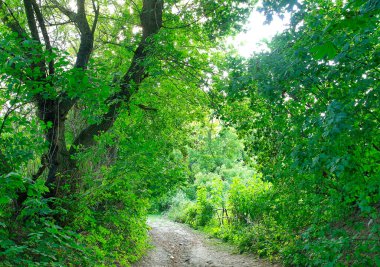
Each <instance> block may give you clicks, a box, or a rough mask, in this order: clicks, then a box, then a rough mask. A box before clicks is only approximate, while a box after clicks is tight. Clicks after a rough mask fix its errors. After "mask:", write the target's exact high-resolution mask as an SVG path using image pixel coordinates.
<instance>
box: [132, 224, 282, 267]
mask: <svg viewBox="0 0 380 267" xmlns="http://www.w3.org/2000/svg"><path fill="white" fill-rule="evenodd" d="M148 224H149V225H150V227H151V228H152V229H151V231H150V236H151V238H152V245H153V246H154V248H153V249H152V250H151V251H149V253H148V254H147V255H146V256H145V257H144V258H143V259H142V260H141V261H140V262H138V263H136V264H135V265H133V266H134V267H181V266H197V267H267V266H278V265H273V264H270V263H267V262H265V261H262V260H259V259H256V258H254V257H253V256H249V255H238V254H233V253H232V249H231V248H228V247H226V246H225V245H223V246H221V245H215V244H211V241H210V240H208V239H207V238H205V237H204V236H203V235H202V234H199V233H197V232H195V231H194V230H192V229H191V228H189V227H187V226H186V225H182V224H178V223H175V222H172V221H169V220H167V219H164V218H150V219H149V220H148Z"/></svg>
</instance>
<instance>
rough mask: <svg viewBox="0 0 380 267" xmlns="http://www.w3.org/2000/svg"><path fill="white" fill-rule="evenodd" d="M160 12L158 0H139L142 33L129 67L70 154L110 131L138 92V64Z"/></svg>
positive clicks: (140, 69) (141, 75)
mask: <svg viewBox="0 0 380 267" xmlns="http://www.w3.org/2000/svg"><path fill="white" fill-rule="evenodd" d="M162 9H163V1H162V0H144V1H143V9H142V13H141V15H140V21H141V26H142V28H143V34H142V38H141V41H140V43H139V45H138V47H137V49H136V50H135V53H134V56H133V58H132V62H131V65H130V67H129V69H128V71H127V72H126V74H125V75H124V77H123V79H122V82H121V84H120V88H121V90H120V91H119V92H118V93H116V94H115V95H113V96H111V97H110V98H109V99H108V100H107V103H110V107H109V110H108V112H107V113H106V114H104V115H103V118H102V120H101V122H100V123H99V124H94V125H90V126H88V127H87V128H86V129H84V130H83V131H82V132H81V133H80V134H79V135H78V136H77V138H76V139H75V140H74V142H73V145H72V147H71V149H70V154H74V153H75V151H76V149H77V148H78V147H82V148H87V147H89V146H92V145H93V144H94V143H95V141H94V137H95V136H97V135H99V134H101V133H102V132H105V131H107V130H108V129H110V128H111V127H112V125H113V124H114V122H115V120H116V118H117V117H118V114H119V109H120V107H121V106H122V104H126V105H127V106H128V105H129V103H130V100H131V97H132V95H133V94H134V93H136V92H137V91H138V89H139V86H140V84H141V83H142V81H143V80H144V79H145V78H146V77H147V76H148V73H146V70H145V67H144V66H143V64H142V63H143V61H144V60H145V59H146V57H147V56H148V51H147V48H148V47H149V45H150V44H151V42H152V40H151V37H152V36H153V35H155V34H157V33H158V32H159V30H160V29H161V27H162Z"/></svg>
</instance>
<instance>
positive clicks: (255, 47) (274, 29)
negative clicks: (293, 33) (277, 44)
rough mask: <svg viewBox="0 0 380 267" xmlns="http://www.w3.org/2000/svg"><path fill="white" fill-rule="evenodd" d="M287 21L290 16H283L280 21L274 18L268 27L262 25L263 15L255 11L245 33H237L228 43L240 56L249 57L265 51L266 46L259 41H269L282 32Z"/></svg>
mask: <svg viewBox="0 0 380 267" xmlns="http://www.w3.org/2000/svg"><path fill="white" fill-rule="evenodd" d="M289 21H290V15H289V14H285V17H284V19H282V20H281V19H280V18H279V17H277V16H274V17H273V21H272V22H271V23H270V24H269V25H268V24H265V25H264V22H265V15H264V14H262V13H260V12H258V11H256V10H255V11H253V12H252V14H251V16H250V17H249V20H248V23H247V26H246V29H247V32H245V33H244V32H243V33H239V34H238V35H237V36H236V37H235V38H230V39H229V40H228V43H230V44H232V45H233V46H234V47H235V48H236V49H237V50H238V52H239V54H240V55H242V56H244V57H249V56H250V55H251V54H252V53H253V52H260V51H262V50H267V46H266V44H265V43H262V42H261V41H262V40H264V39H266V40H268V41H269V40H270V39H271V38H272V37H273V36H275V35H276V33H279V32H282V31H284V29H285V28H286V27H287V25H288V24H289ZM260 42H261V43H260Z"/></svg>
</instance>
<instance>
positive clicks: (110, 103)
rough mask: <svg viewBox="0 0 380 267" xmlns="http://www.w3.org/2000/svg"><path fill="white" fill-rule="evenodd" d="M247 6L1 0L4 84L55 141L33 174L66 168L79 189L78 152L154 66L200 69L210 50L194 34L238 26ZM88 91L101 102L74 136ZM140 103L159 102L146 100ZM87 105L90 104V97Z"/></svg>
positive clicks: (191, 72) (50, 175) (208, 36)
mask: <svg viewBox="0 0 380 267" xmlns="http://www.w3.org/2000/svg"><path fill="white" fill-rule="evenodd" d="M248 9H249V1H246V0H243V1H220V2H219V1H204V0H201V1H187V2H183V1H168V2H165V3H164V1H161V0H143V1H136V2H135V1H95V0H93V1H85V0H78V1H58V0H46V1H35V0H24V1H23V3H22V6H19V5H18V3H17V1H0V17H1V22H2V26H1V27H2V31H1V35H2V37H3V38H4V41H3V42H2V45H1V51H2V55H1V61H2V63H3V64H4V67H3V68H2V69H1V72H2V74H3V76H2V84H4V85H6V86H8V90H10V91H11V93H10V95H13V96H14V95H22V94H23V97H19V96H17V101H13V102H22V100H24V101H25V102H28V103H30V105H33V106H34V107H36V109H37V112H36V114H37V117H38V119H39V120H40V121H42V122H43V123H44V125H46V130H45V134H44V138H45V140H46V141H47V143H48V150H47V151H46V153H44V155H43V156H42V159H41V165H42V166H41V168H40V169H39V170H38V172H37V173H36V174H35V175H34V178H37V177H38V176H40V175H41V174H43V173H44V170H45V169H47V178H46V184H47V185H48V187H49V188H54V187H56V183H57V177H60V183H61V185H62V181H65V182H64V183H69V184H70V185H71V187H72V189H75V184H76V180H77V179H79V178H78V177H76V178H74V177H75V176H78V175H76V174H75V169H76V161H75V160H74V157H73V156H74V154H75V153H77V152H78V150H85V149H86V148H88V147H90V146H92V145H94V143H95V142H94V137H95V136H98V135H100V134H101V133H102V132H106V131H107V130H109V129H110V128H111V127H112V126H113V124H114V122H115V120H116V119H117V117H118V115H119V114H120V113H121V112H123V111H126V110H128V109H129V104H130V102H131V98H132V97H133V96H134V95H135V94H136V93H137V92H138V90H139V88H140V86H141V84H142V83H143V82H144V80H146V79H147V77H149V76H150V75H151V74H152V72H155V73H157V72H160V73H163V72H165V71H166V70H167V69H168V68H173V67H174V68H181V69H182V70H183V71H184V73H186V75H187V76H188V77H192V76H197V75H198V77H199V74H200V70H199V69H198V68H199V65H198V66H197V64H196V63H194V58H195V55H194V53H197V54H202V52H200V51H199V50H200V49H199V48H198V49H193V48H190V47H191V46H192V44H193V45H194V43H197V44H196V45H194V46H197V45H199V40H196V39H197V38H199V39H201V38H205V39H204V44H205V46H207V45H209V43H208V44H207V42H209V41H207V40H212V41H214V40H217V39H218V38H219V37H221V36H223V35H225V34H228V33H231V32H232V31H234V30H236V29H239V23H240V22H242V21H243V19H244V18H245V17H246V14H247V11H248ZM185 32H187V33H186V34H187V36H186V35H185ZM186 37H187V38H186ZM186 44H187V46H188V47H189V48H188V49H187V51H186V48H185V45H186ZM205 49H207V48H205ZM184 50H185V52H184ZM189 52H191V53H192V54H189ZM186 53H187V54H186ZM203 53H204V52H203ZM160 62H161V63H160ZM162 62H164V63H162ZM105 66H106V68H108V69H107V70H106V71H105V72H106V75H103V76H102V75H101V74H99V73H100V72H101V69H102V68H103V69H104V67H105ZM152 66H154V67H155V69H154V68H153V67H152ZM204 66H206V67H207V63H206V64H204ZM103 71H104V70H103ZM167 75H170V74H167ZM107 79H108V80H107ZM158 82H159V81H158ZM94 97H95V98H97V100H98V101H94ZM88 99H92V101H93V103H94V102H95V103H96V102H98V103H97V104H96V105H97V106H101V107H102V108H101V109H100V110H98V111H97V116H96V119H95V120H93V121H92V122H90V123H87V124H86V125H85V126H84V127H81V128H80V129H79V130H80V131H79V130H78V131H77V133H76V135H75V136H74V138H72V140H70V142H69V143H68V142H67V140H66V137H67V119H68V117H69V113H70V111H72V110H73V108H75V107H76V106H79V105H78V103H81V102H83V101H86V100H88ZM99 102H101V103H99ZM85 106H86V105H85ZM138 106H139V107H140V108H141V109H145V110H154V108H152V107H148V106H146V105H144V104H143V103H141V104H139V105H138ZM86 108H92V107H91V105H88V103H87V106H86ZM7 110H8V111H12V109H10V108H9V107H8V109H7ZM16 111H17V110H16ZM6 119H7V118H6V117H5V118H4V121H5V120H6ZM74 123H75V122H74ZM0 156H1V161H2V162H3V166H2V172H3V173H6V172H9V171H11V170H12V166H11V164H9V163H8V161H9V159H7V158H9V156H7V155H5V154H4V153H0ZM54 192H56V190H50V193H49V195H50V196H53V195H54Z"/></svg>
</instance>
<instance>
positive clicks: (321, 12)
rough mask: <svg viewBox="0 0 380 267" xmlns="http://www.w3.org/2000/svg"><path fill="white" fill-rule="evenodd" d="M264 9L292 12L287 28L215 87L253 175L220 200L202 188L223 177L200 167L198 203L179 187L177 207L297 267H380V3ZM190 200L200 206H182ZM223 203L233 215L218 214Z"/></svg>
mask: <svg viewBox="0 0 380 267" xmlns="http://www.w3.org/2000/svg"><path fill="white" fill-rule="evenodd" d="M262 9H263V10H264V11H266V12H267V14H268V17H269V18H270V17H271V15H273V14H274V13H275V12H283V10H288V11H290V12H292V20H291V25H290V27H289V29H288V30H286V31H285V32H284V33H282V34H280V35H278V36H276V37H275V38H274V39H273V40H272V41H271V42H270V43H269V44H268V46H269V51H268V52H262V53H257V54H254V55H253V56H252V57H251V58H250V59H248V60H245V59H241V58H239V57H237V56H233V55H231V56H229V58H228V59H227V61H226V62H225V64H224V69H222V68H221V69H222V71H223V70H224V71H225V73H228V77H227V78H225V77H223V78H220V77H215V79H214V83H215V86H214V90H213V92H212V93H213V97H214V99H216V100H215V102H217V101H219V102H218V103H219V104H218V105H217V108H216V109H217V114H218V115H219V117H220V118H221V119H222V121H223V124H224V125H227V126H229V127H234V128H235V129H237V132H238V134H239V136H240V138H241V140H243V141H244V145H245V148H246V151H247V153H248V155H250V156H252V157H253V159H254V162H256V164H255V165H253V166H254V168H255V170H256V171H255V174H254V175H253V178H252V175H251V178H250V179H248V180H247V179H246V178H245V177H243V176H240V177H239V176H237V177H236V179H235V180H233V181H232V182H231V181H228V180H227V181H228V182H227V183H228V186H224V187H223V188H224V190H225V191H224V194H223V195H224V196H227V197H226V198H225V199H226V203H227V204H224V203H223V204H221V203H218V204H217V205H215V203H214V199H215V198H217V197H218V196H219V193H218V192H217V188H219V187H218V186H217V185H212V186H209V187H207V185H206V186H203V185H199V182H198V181H200V180H202V179H204V180H206V181H208V183H210V182H211V181H213V180H212V176H211V177H210V175H209V174H202V175H201V176H202V177H203V178H201V177H198V178H197V180H196V182H195V183H194V185H193V186H195V187H197V194H196V198H193V200H194V201H193V204H189V199H190V200H191V194H189V193H187V194H183V193H180V195H177V196H176V197H175V198H174V199H173V204H172V209H171V211H170V212H169V214H173V216H174V218H176V219H178V220H181V221H185V222H188V223H190V224H192V225H195V226H206V228H205V229H206V230H207V231H210V232H212V233H214V234H216V235H217V236H219V237H222V238H225V239H228V240H231V241H232V242H235V243H236V244H238V245H239V246H240V248H241V249H242V250H248V251H253V252H255V253H258V254H259V255H263V256H266V257H270V258H272V259H279V260H281V261H283V262H284V263H285V264H288V265H301V266H306V265H308V266H339V265H350V266H351V265H354V266H374V265H378V264H380V257H379V253H380V246H379V244H380V224H379V223H380V221H379V211H380V206H379V205H380V165H379V159H380V149H379V141H380V140H379V136H380V132H379V130H380V127H379V125H380V121H379V118H380V110H379V107H380V103H379V99H380V98H379V89H380V87H379V78H380V77H379V73H380V69H379V63H380V61H379V51H380V50H379V48H380V47H379V11H380V5H379V2H378V1H302V2H300V3H297V2H295V1H279V2H278V3H274V2H273V3H272V2H270V1H264V5H263V8H262ZM200 151H203V150H202V149H201V150H200ZM213 153H216V152H215V151H212V150H210V152H209V153H208V155H209V156H210V157H211V155H212V154H213ZM224 157H230V159H233V157H231V156H230V155H228V154H225V155H224ZM198 158H200V159H204V158H205V157H204V156H202V157H198ZM209 171H212V172H214V171H213V169H212V168H210V169H209ZM211 183H212V182H211ZM206 184H207V183H206ZM204 188H206V189H204ZM208 188H209V189H208ZM185 192H186V191H185ZM181 199H185V201H183V200H181ZM181 202H182V203H185V204H186V205H188V206H189V207H191V205H193V206H194V208H189V210H188V211H187V214H176V213H175V211H176V210H178V211H181V210H184V209H183V208H182V209H177V208H176V207H178V206H179V205H180V204H178V203H181ZM223 207H227V212H228V216H229V219H230V221H227V222H226V221H223V222H222V221H221V220H220V219H218V218H220V216H221V215H220V214H218V212H219V209H221V208H223ZM177 215H178V216H177ZM194 218H195V219H194Z"/></svg>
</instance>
